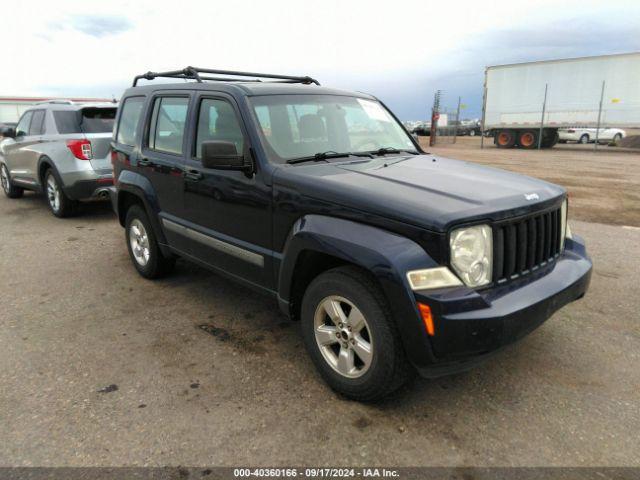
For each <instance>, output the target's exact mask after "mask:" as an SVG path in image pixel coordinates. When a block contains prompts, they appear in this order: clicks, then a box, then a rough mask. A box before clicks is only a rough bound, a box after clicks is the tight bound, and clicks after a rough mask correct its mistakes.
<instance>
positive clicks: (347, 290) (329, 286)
mask: <svg viewBox="0 0 640 480" xmlns="http://www.w3.org/2000/svg"><path fill="white" fill-rule="evenodd" d="M301 320H302V332H303V338H304V343H305V346H306V348H307V351H308V352H309V355H310V356H311V359H312V360H313V363H314V364H315V366H316V368H317V369H318V371H319V372H320V375H321V376H322V377H323V379H324V380H325V381H326V382H327V383H328V384H329V386H331V388H333V389H334V390H336V391H337V392H339V393H341V394H342V395H344V396H346V397H348V398H351V399H353V400H359V401H373V400H378V399H380V398H383V397H385V396H387V395H389V394H390V393H392V392H393V391H395V390H396V389H398V388H399V387H400V386H401V385H403V384H404V383H405V382H406V381H407V380H408V379H409V378H410V377H411V376H412V373H413V370H412V368H411V366H410V365H409V363H408V362H407V360H406V357H405V353H404V350H403V348H402V344H401V342H400V336H399V333H398V331H397V326H396V324H395V321H394V319H393V317H392V315H391V310H390V308H389V306H388V303H387V301H386V298H385V297H384V295H383V293H382V291H381V290H380V287H379V286H378V285H377V284H376V283H375V281H374V280H373V279H372V278H370V277H369V275H368V274H367V273H366V272H364V271H362V270H359V269H357V268H355V267H340V268H336V269H333V270H329V271H328V272H325V273H323V274H321V275H320V276H318V277H317V278H316V279H315V280H314V281H313V282H312V283H311V284H310V285H309V287H308V288H307V291H306V292H305V295H304V299H303V301H302V312H301Z"/></svg>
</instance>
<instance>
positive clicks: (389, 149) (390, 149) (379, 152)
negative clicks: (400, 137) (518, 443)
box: [371, 147, 418, 155]
mask: <svg viewBox="0 0 640 480" xmlns="http://www.w3.org/2000/svg"><path fill="white" fill-rule="evenodd" d="M371 153H374V154H376V155H386V154H387V153H410V154H412V155H417V154H418V152H416V151H415V150H399V149H397V148H393V147H382V148H379V149H378V150H375V151H373V152H371Z"/></svg>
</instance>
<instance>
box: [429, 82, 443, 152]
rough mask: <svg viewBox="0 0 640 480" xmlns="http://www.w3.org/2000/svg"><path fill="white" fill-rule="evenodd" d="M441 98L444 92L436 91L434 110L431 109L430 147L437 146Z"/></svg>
mask: <svg viewBox="0 0 640 480" xmlns="http://www.w3.org/2000/svg"><path fill="white" fill-rule="evenodd" d="M441 97H442V90H436V93H435V95H434V96H433V108H432V109H431V132H430V135H429V146H430V147H433V146H434V145H435V144H436V133H437V126H438V119H439V118H440V98H441Z"/></svg>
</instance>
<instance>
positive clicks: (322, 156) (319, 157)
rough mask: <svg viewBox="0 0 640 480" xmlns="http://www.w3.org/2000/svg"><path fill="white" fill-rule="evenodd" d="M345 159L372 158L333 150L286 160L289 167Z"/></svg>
mask: <svg viewBox="0 0 640 480" xmlns="http://www.w3.org/2000/svg"><path fill="white" fill-rule="evenodd" d="M345 157H369V158H373V155H371V154H370V153H368V152H343V153H339V152H334V151H333V150H330V151H328V152H322V153H316V154H315V155H310V156H308V157H300V158H290V159H289V160H287V163H288V164H289V165H295V164H296V163H303V162H322V161H326V160H327V159H329V158H345Z"/></svg>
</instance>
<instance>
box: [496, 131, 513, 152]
mask: <svg viewBox="0 0 640 480" xmlns="http://www.w3.org/2000/svg"><path fill="white" fill-rule="evenodd" d="M493 138H494V143H495V144H496V147H498V148H513V146H514V145H515V144H516V132H514V131H513V130H498V131H497V132H496V134H495V136H494V137H493Z"/></svg>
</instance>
